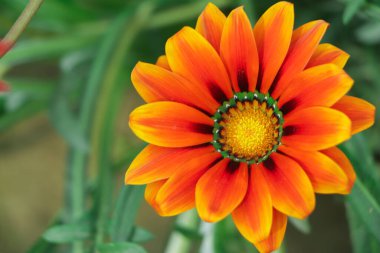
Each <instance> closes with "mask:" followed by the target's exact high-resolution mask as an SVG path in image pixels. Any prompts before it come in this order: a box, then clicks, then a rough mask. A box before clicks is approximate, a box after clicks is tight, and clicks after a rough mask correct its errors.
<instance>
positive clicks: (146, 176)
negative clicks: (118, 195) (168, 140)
mask: <svg viewBox="0 0 380 253" xmlns="http://www.w3.org/2000/svg"><path fill="white" fill-rule="evenodd" d="M214 151H215V149H214V147H213V146H212V145H206V146H199V147H190V148H163V147H158V146H154V145H151V144H150V145H148V146H147V147H145V148H144V149H143V150H142V151H141V152H140V154H138V156H136V158H135V159H134V160H133V162H132V163H131V165H130V166H129V168H128V170H127V173H126V174H125V183H126V184H147V183H151V182H154V181H157V180H161V179H166V178H168V177H170V176H172V175H174V174H175V173H176V172H177V171H178V166H179V165H180V164H183V163H184V162H185V161H188V160H189V159H191V158H193V157H196V156H200V155H204V154H211V153H212V152H214Z"/></svg>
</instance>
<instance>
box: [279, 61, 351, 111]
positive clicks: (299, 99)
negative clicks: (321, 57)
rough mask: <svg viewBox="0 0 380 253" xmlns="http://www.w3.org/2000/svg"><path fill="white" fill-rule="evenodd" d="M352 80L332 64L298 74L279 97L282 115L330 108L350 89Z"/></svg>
mask: <svg viewBox="0 0 380 253" xmlns="http://www.w3.org/2000/svg"><path fill="white" fill-rule="evenodd" d="M353 83H354V82H353V80H352V79H351V77H350V76H349V75H347V74H346V72H345V71H344V70H342V69H341V68H338V67H337V66H335V65H334V64H325V65H320V66H317V67H314V68H310V69H307V70H305V71H303V72H301V73H299V74H298V75H297V76H296V77H295V78H294V79H293V80H292V81H291V82H290V84H289V87H288V88H287V89H286V90H285V91H284V92H283V94H282V95H281V97H280V99H279V101H278V105H279V107H280V108H281V111H282V112H283V113H289V112H290V111H292V110H294V109H299V108H305V107H310V106H326V107H330V106H332V105H333V104H334V103H335V102H336V101H338V100H339V99H340V98H341V97H343V96H344V94H346V93H347V92H348V91H349V90H350V89H351V87H352V85H353Z"/></svg>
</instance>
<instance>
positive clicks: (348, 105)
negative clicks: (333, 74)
mask: <svg viewBox="0 0 380 253" xmlns="http://www.w3.org/2000/svg"><path fill="white" fill-rule="evenodd" d="M332 108H334V109H337V110H339V111H341V112H343V113H344V114H346V115H347V116H348V117H349V118H350V120H351V121H352V133H351V134H356V133H359V132H361V131H363V130H365V129H367V128H369V127H370V126H372V125H373V124H374V122H375V110H376V108H375V106H373V105H372V104H370V103H368V102H367V101H365V100H363V99H360V98H357V97H351V96H344V97H342V98H341V99H340V100H339V101H338V102H337V103H336V104H334V105H333V106H332Z"/></svg>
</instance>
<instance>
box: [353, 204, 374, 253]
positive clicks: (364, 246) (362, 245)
mask: <svg viewBox="0 0 380 253" xmlns="http://www.w3.org/2000/svg"><path fill="white" fill-rule="evenodd" d="M346 213H347V218H348V224H349V226H350V236H351V241H352V245H353V252H354V253H363V252H366V253H367V252H368V253H377V252H380V243H379V241H378V240H376V238H375V237H374V236H373V234H372V233H371V232H369V231H368V229H367V227H366V225H365V223H363V221H362V218H361V217H360V215H359V214H358V212H357V211H355V210H354V208H353V207H352V205H351V204H350V203H349V202H347V203H346Z"/></svg>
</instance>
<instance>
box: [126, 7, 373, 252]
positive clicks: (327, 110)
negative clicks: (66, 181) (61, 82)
mask: <svg viewBox="0 0 380 253" xmlns="http://www.w3.org/2000/svg"><path fill="white" fill-rule="evenodd" d="M293 22H294V12H293V5H292V4H290V3H288V2H279V3H277V4H275V5H273V6H272V7H270V8H269V9H268V10H267V11H266V12H265V13H264V14H263V15H262V17H261V18H260V19H259V20H258V21H257V22H256V24H255V25H254V28H253V29H252V26H251V24H250V21H249V19H248V17H247V15H246V14H245V12H244V10H243V8H242V7H239V8H237V9H235V10H233V11H232V12H231V13H230V14H229V15H228V17H225V16H224V14H223V13H222V12H221V11H220V10H219V9H218V8H217V7H216V6H214V5H213V4H208V5H207V7H206V8H205V10H204V11H203V13H202V14H201V16H200V17H199V18H198V22H197V24H196V29H192V28H190V27H184V28H183V29H182V30H180V31H179V32H178V33H176V34H175V35H174V36H173V37H171V38H170V39H169V40H168V41H167V43H166V55H165V56H161V57H160V58H159V59H158V61H157V63H156V64H155V65H154V64H148V63H142V62H139V63H138V64H137V65H136V67H135V68H134V70H133V72H132V82H133V84H134V86H135V88H136V89H137V91H138V92H139V94H140V95H141V97H142V98H143V99H144V100H145V101H146V102H147V104H146V105H143V106H140V107H138V108H137V109H135V110H134V111H133V112H132V113H131V115H130V122H129V123H130V127H131V129H132V130H133V131H134V133H135V134H136V135H137V136H138V137H139V138H141V139H142V140H144V141H146V142H148V143H150V144H149V145H148V146H147V147H146V148H145V149H144V150H143V151H142V152H141V153H140V154H139V155H138V156H137V157H136V159H135V160H134V161H133V162H132V164H131V166H130V168H129V169H128V171H127V173H126V178H125V180H126V183H128V184H148V186H147V188H146V194H145V197H146V199H147V201H148V202H149V203H150V204H151V205H152V206H153V207H154V208H155V209H156V210H157V212H158V213H159V214H161V215H163V216H170V215H176V214H179V213H181V212H184V211H186V210H189V209H191V208H194V207H196V209H197V211H198V213H199V216H200V217H201V219H203V220H205V221H208V222H216V221H219V220H221V219H223V218H225V217H226V216H227V215H229V214H232V217H233V220H234V222H235V224H236V226H237V228H238V230H239V231H240V232H241V234H242V235H243V236H244V237H245V238H246V239H247V240H249V241H250V242H252V243H253V244H254V245H255V246H256V247H257V248H258V249H259V250H260V251H261V252H270V251H272V250H275V249H276V248H278V247H279V246H280V244H281V241H282V239H283V236H284V233H285V228H286V224H287V216H293V217H296V218H305V217H307V216H308V215H309V214H310V213H311V212H312V211H313V209H314V207H315V193H330V194H331V193H338V194H348V193H349V192H350V190H351V188H352V185H353V183H354V181H355V172H354V170H353V168H352V166H351V164H350V162H349V160H348V159H347V157H346V156H345V155H344V154H343V152H342V151H340V150H339V149H338V148H336V147H335V146H336V145H337V144H340V143H342V142H344V141H346V140H348V139H349V138H350V137H351V135H352V134H355V133H357V132H360V131H362V130H364V129H366V128H368V127H370V126H371V125H372V124H373V121H374V110H375V109H374V107H373V106H372V105H371V104H369V103H368V102H366V101H364V100H362V99H359V98H355V97H351V96H346V95H345V94H346V93H347V92H348V91H349V90H350V88H351V86H352V85H353V81H352V79H351V78H350V76H349V75H348V74H347V73H346V72H345V71H344V70H343V67H344V65H345V63H346V61H347V60H348V54H347V53H345V52H344V51H342V50H340V49H339V48H336V47H335V46H333V45H331V44H320V40H321V39H322V37H323V35H324V33H325V31H326V29H327V27H328V24H327V23H326V22H324V21H322V20H317V21H312V22H309V23H307V24H304V25H302V26H300V27H299V28H297V29H295V30H293Z"/></svg>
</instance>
